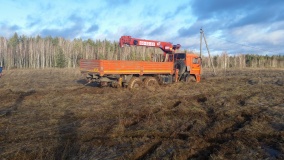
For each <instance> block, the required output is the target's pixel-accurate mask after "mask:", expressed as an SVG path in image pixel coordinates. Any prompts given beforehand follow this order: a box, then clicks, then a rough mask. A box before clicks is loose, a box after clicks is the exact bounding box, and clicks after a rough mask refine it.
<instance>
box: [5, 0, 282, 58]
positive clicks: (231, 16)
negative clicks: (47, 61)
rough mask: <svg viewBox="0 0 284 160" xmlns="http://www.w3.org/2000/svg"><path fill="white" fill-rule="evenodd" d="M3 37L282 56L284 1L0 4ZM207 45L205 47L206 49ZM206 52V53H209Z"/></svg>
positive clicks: (27, 0) (29, 0)
mask: <svg viewBox="0 0 284 160" xmlns="http://www.w3.org/2000/svg"><path fill="white" fill-rule="evenodd" d="M0 3H1V5H0V15H1V16H0V36H4V37H7V38H9V37H11V36H12V35H13V34H14V33H15V32H17V33H18V35H26V36H37V35H40V36H42V37H46V36H53V37H56V36H60V37H64V38H66V39H71V40H72V39H74V38H82V39H88V38H90V39H93V40H96V39H107V40H111V41H118V40H119V38H120V36H122V35H130V36H132V37H135V38H143V39H150V40H159V41H169V42H172V43H173V44H177V43H179V44H181V45H182V48H183V49H187V50H193V51H196V52H199V45H200V28H201V27H202V28H203V30H204V32H205V36H206V39H207V41H208V45H209V48H210V51H211V52H212V53H215V54H216V53H222V52H227V53H229V54H239V53H253V54H263V55H265V54H269V55H270V54H277V55H278V54H281V55H284V47H283V46H284V0H57V1H56V0H0ZM203 46H205V45H203ZM205 51H206V50H205V48H203V52H205Z"/></svg>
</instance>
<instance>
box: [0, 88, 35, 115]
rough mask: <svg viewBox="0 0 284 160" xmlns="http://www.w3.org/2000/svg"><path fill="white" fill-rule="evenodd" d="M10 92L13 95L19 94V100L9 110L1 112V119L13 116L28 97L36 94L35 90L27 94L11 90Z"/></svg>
mask: <svg viewBox="0 0 284 160" xmlns="http://www.w3.org/2000/svg"><path fill="white" fill-rule="evenodd" d="M10 92H11V94H18V98H17V99H16V101H15V102H14V104H13V105H11V106H10V107H9V108H7V109H2V110H0V117H2V116H11V115H12V113H13V112H15V111H16V110H18V107H20V106H21V105H22V103H23V101H24V99H25V98H26V97H27V96H30V95H32V94H35V93H36V91H35V90H28V91H26V92H22V91H21V92H15V91H12V90H10Z"/></svg>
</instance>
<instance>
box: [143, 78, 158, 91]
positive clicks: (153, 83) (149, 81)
mask: <svg viewBox="0 0 284 160" xmlns="http://www.w3.org/2000/svg"><path fill="white" fill-rule="evenodd" d="M144 85H145V87H146V88H147V89H149V90H151V91H155V90H156V89H157V88H158V86H159V82H158V80H157V79H156V78H155V77H147V78H145V80H144Z"/></svg>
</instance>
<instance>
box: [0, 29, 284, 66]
mask: <svg viewBox="0 0 284 160" xmlns="http://www.w3.org/2000/svg"><path fill="white" fill-rule="evenodd" d="M181 52H184V50H183V51H181ZM162 54H163V52H162V51H161V50H160V49H159V48H152V47H141V46H130V47H123V48H120V47H119V44H118V42H115V41H109V40H91V39H88V40H82V39H74V40H67V39H64V38H61V37H50V36H49V37H44V38H43V37H40V36H36V37H27V36H24V35H22V36H18V34H17V33H15V34H14V35H13V36H12V37H11V38H8V39H7V38H5V37H0V66H2V67H4V68H5V69H15V68H50V67H59V68H64V67H68V68H75V67H78V66H79V61H80V59H82V58H83V59H108V60H143V61H151V60H154V61H161V60H162ZM197 54H199V53H197ZM212 60H213V64H214V66H215V67H216V68H245V67H252V68H270V67H273V68H283V67H284V55H272V56H268V55H266V56H263V55H257V54H249V53H240V54H237V55H229V54H228V53H226V52H223V53H220V54H219V55H216V56H213V57H212ZM202 65H203V67H205V68H207V67H210V59H209V58H208V57H206V56H202Z"/></svg>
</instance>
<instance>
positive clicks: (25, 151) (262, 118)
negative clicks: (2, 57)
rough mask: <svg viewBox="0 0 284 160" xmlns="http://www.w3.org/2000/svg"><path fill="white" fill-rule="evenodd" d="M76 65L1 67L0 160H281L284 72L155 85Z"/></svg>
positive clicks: (283, 149) (283, 154) (226, 74)
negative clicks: (106, 83)
mask: <svg viewBox="0 0 284 160" xmlns="http://www.w3.org/2000/svg"><path fill="white" fill-rule="evenodd" d="M84 83H85V81H84V77H82V76H81V74H80V72H79V69H44V70H9V71H5V70H4V76H3V77H2V78H0V159H6V160H10V159H15V160H19V159H48V160H49V159H177V160H182V159H284V84H283V83H284V70H283V69H282V70H281V69H273V70H272V69H262V70H260V69H258V70H252V69H249V70H227V71H218V75H217V76H213V75H212V74H211V71H209V70H207V71H204V73H203V76H202V80H201V82H200V83H193V82H192V83H182V82H181V83H177V84H173V85H167V86H161V87H159V88H158V89H156V90H155V91H149V90H147V89H143V88H142V89H138V90H128V89H123V88H120V89H115V88H98V87H95V86H92V85H88V86H84Z"/></svg>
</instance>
